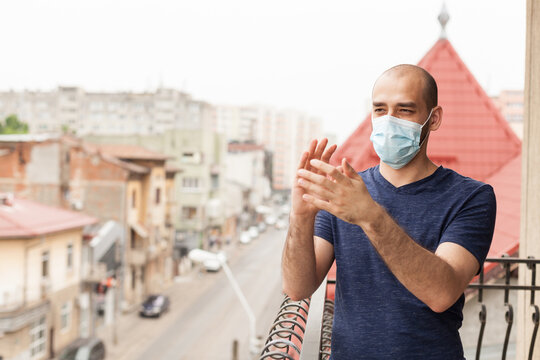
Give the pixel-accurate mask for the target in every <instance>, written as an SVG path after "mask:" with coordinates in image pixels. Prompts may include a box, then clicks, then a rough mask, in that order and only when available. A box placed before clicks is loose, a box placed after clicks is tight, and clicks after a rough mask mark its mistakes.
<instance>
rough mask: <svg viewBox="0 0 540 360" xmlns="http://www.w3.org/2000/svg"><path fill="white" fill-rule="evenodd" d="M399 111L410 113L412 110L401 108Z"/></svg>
mask: <svg viewBox="0 0 540 360" xmlns="http://www.w3.org/2000/svg"><path fill="white" fill-rule="evenodd" d="M401 112H405V113H412V110H409V109H401Z"/></svg>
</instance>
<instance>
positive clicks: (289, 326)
mask: <svg viewBox="0 0 540 360" xmlns="http://www.w3.org/2000/svg"><path fill="white" fill-rule="evenodd" d="M310 301H311V300H310V299H304V300H300V301H293V300H291V298H290V297H288V296H285V299H284V300H283V302H282V303H281V306H280V308H279V311H278V315H277V317H276V320H275V321H274V323H273V324H272V326H271V327H270V332H269V334H268V337H267V339H266V342H265V344H264V347H263V349H262V352H261V356H260V357H259V360H266V359H276V360H279V359H287V360H296V359H298V358H299V356H300V353H301V349H302V343H303V342H304V334H305V332H306V324H307V316H308V311H309V305H310Z"/></svg>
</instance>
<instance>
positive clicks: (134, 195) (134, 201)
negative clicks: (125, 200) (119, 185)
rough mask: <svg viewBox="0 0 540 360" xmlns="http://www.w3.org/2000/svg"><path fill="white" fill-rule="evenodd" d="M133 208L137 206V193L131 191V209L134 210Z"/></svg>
mask: <svg viewBox="0 0 540 360" xmlns="http://www.w3.org/2000/svg"><path fill="white" fill-rule="evenodd" d="M135 206H137V192H136V191H135V190H133V191H132V192H131V208H132V209H135Z"/></svg>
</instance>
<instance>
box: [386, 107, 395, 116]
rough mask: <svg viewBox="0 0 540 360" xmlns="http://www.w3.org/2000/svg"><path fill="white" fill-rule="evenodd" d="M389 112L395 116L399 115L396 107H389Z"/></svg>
mask: <svg viewBox="0 0 540 360" xmlns="http://www.w3.org/2000/svg"><path fill="white" fill-rule="evenodd" d="M387 114H388V115H390V116H393V117H397V109H395V108H388V112H387Z"/></svg>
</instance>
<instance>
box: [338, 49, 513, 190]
mask: <svg viewBox="0 0 540 360" xmlns="http://www.w3.org/2000/svg"><path fill="white" fill-rule="evenodd" d="M418 65H419V66H421V67H423V68H425V69H426V70H427V71H429V72H430V73H431V74H432V75H433V77H434V78H435V80H436V81H437V85H438V88H439V104H440V105H441V106H442V108H443V111H444V112H443V122H442V125H441V127H440V128H439V130H437V131H435V132H433V133H431V134H430V140H429V145H428V146H429V147H428V154H429V156H430V159H432V160H433V161H434V162H435V163H437V164H440V165H443V166H445V167H449V168H452V169H453V170H456V171H457V172H459V173H460V174H462V175H465V176H470V177H472V178H474V179H478V180H482V181H484V180H486V179H487V178H488V177H489V176H491V175H493V174H495V173H496V172H497V171H498V170H499V169H500V168H502V167H503V166H504V165H505V164H506V163H507V162H508V161H510V160H511V159H513V158H514V157H516V156H517V155H518V154H519V153H520V152H521V141H520V140H519V139H518V137H517V136H516V135H515V134H514V132H513V131H512V129H511V128H510V126H509V125H508V123H507V122H506V120H505V119H504V118H503V117H502V115H501V114H500V112H499V111H498V110H497V109H496V108H495V106H494V105H493V102H492V100H491V99H490V98H489V96H488V95H487V94H486V93H485V92H484V90H483V89H482V87H481V86H480V85H479V84H478V82H477V81H476V80H475V78H474V76H473V75H472V74H471V73H470V71H469V70H468V69H467V67H466V66H465V64H464V63H463V61H462V60H461V59H460V57H459V55H458V54H457V53H456V51H455V50H454V48H453V47H452V45H451V44H450V42H449V41H448V40H446V39H440V40H438V41H437V42H436V43H435V45H434V46H433V47H432V48H431V49H430V50H429V51H428V53H427V54H426V55H425V56H424V58H423V59H422V60H420V62H419V64H418ZM370 134H371V116H370V115H368V116H367V117H366V119H365V120H364V122H363V123H362V124H360V126H359V127H358V128H357V129H356V130H355V131H354V133H353V134H352V135H351V136H350V137H349V138H348V139H347V140H346V141H345V143H344V144H343V145H342V146H341V147H340V148H338V150H337V151H336V153H335V155H334V156H333V158H332V161H333V163H335V164H337V163H338V162H340V161H341V159H342V158H343V157H346V158H347V159H348V160H350V161H351V162H352V165H353V166H354V168H355V169H357V170H364V169H367V168H369V167H371V166H373V165H376V164H377V163H378V162H379V158H378V157H377V155H376V154H375V152H374V150H373V147H372V145H371V142H370V141H369V136H370Z"/></svg>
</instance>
